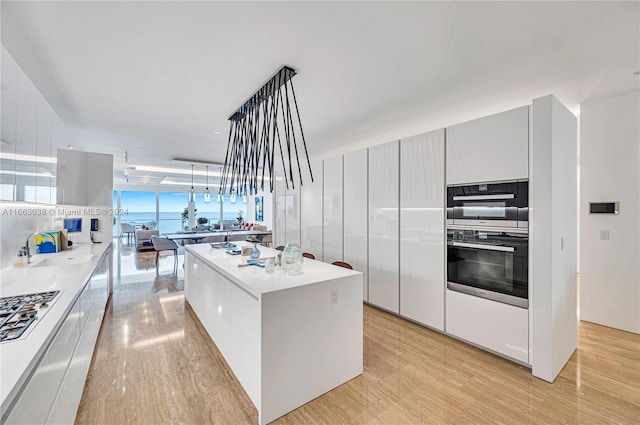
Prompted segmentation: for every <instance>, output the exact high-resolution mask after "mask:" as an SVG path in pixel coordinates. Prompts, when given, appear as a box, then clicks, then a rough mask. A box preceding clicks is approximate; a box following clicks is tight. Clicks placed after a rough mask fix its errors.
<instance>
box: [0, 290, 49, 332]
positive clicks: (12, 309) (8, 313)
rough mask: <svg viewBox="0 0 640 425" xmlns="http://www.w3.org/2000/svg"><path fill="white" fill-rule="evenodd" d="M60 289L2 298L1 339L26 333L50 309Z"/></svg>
mask: <svg viewBox="0 0 640 425" xmlns="http://www.w3.org/2000/svg"><path fill="white" fill-rule="evenodd" d="M59 293H60V291H48V292H37V293H33V294H25V295H14V296H10V297H2V298H0V341H1V342H5V341H12V340H16V339H18V338H20V337H22V336H23V335H25V332H26V330H27V329H28V328H29V327H30V326H32V325H33V326H35V323H37V320H38V319H39V318H42V316H44V315H45V313H46V312H47V311H48V310H49V307H50V306H51V303H52V302H54V301H55V300H56V297H57V295H58V294H59Z"/></svg>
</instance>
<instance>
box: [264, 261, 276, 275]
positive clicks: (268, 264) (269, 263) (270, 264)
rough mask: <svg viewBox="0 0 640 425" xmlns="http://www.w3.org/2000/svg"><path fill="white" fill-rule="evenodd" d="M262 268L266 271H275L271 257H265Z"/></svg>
mask: <svg viewBox="0 0 640 425" xmlns="http://www.w3.org/2000/svg"><path fill="white" fill-rule="evenodd" d="M264 269H265V270H266V272H267V273H274V272H275V271H276V266H275V264H274V263H273V259H271V258H267V261H265V263H264Z"/></svg>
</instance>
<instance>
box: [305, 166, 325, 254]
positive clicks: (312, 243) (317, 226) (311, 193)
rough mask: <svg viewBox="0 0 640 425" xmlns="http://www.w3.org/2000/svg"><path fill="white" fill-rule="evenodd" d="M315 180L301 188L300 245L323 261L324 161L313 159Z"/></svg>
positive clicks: (309, 181) (312, 167)
mask: <svg viewBox="0 0 640 425" xmlns="http://www.w3.org/2000/svg"><path fill="white" fill-rule="evenodd" d="M311 170H313V178H314V182H311V178H309V179H308V181H307V180H305V182H304V185H302V187H301V188H300V239H301V240H300V242H301V244H300V247H301V248H302V250H303V251H304V252H311V253H312V254H313V255H315V256H316V259H317V260H320V261H322V161H311Z"/></svg>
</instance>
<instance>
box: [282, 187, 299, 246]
mask: <svg viewBox="0 0 640 425" xmlns="http://www.w3.org/2000/svg"><path fill="white" fill-rule="evenodd" d="M285 193H286V198H285V207H286V209H285V211H286V214H285V217H286V220H287V226H286V234H287V238H286V242H287V243H288V242H295V243H297V244H298V245H300V187H296V188H295V189H294V188H292V187H291V182H289V189H287V190H286V192H285Z"/></svg>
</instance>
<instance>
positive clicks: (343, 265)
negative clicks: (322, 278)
mask: <svg viewBox="0 0 640 425" xmlns="http://www.w3.org/2000/svg"><path fill="white" fill-rule="evenodd" d="M331 264H333V265H334V266H338V267H344V268H345V269H351V270H353V267H351V264H349V263H345V262H344V261H334V262H333V263H331Z"/></svg>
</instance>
